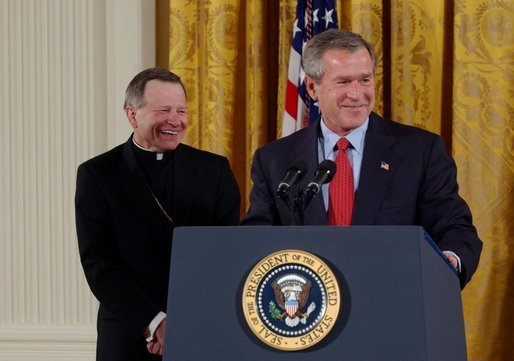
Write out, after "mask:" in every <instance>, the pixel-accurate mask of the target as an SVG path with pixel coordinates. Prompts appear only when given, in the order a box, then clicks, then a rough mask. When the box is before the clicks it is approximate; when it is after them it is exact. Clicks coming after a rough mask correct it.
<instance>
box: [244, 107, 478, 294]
mask: <svg viewBox="0 0 514 361" xmlns="http://www.w3.org/2000/svg"><path fill="white" fill-rule="evenodd" d="M320 134H321V130H320V127H319V122H318V123H316V124H314V125H312V126H310V127H308V128H304V129H302V130H299V131H297V132H295V133H293V134H292V135H290V136H288V137H285V138H283V139H280V140H277V141H274V142H272V143H270V144H268V145H266V146H264V147H263V148H260V149H258V150H257V151H256V152H255V155H254V160H253V164H252V180H253V183H254V186H253V188H252V191H251V193H250V207H249V209H248V213H247V215H246V217H245V218H244V219H243V221H242V224H243V225H293V224H294V216H293V213H292V211H291V210H290V209H289V208H288V207H287V206H286V205H285V203H284V202H283V201H282V200H280V199H278V198H277V195H276V189H277V187H278V184H279V182H280V181H281V179H282V178H283V177H284V174H285V173H286V171H287V169H288V168H289V167H290V166H291V165H292V164H293V163H294V162H295V161H297V160H304V161H305V162H306V163H307V167H308V168H307V173H306V176H305V177H304V179H303V181H302V182H299V184H297V185H296V186H295V187H293V188H292V190H291V195H294V194H296V192H297V190H298V187H305V184H306V183H307V181H308V180H309V179H310V178H311V177H312V176H313V174H314V172H315V170H316V168H317V166H318V138H319V136H320ZM382 162H385V163H386V164H388V165H389V170H386V169H383V167H381V163H382ZM456 175H457V170H456V166H455V163H454V161H453V159H452V158H451V157H450V156H449V155H448V154H447V152H446V150H445V148H444V145H443V142H442V140H441V138H440V137H439V136H438V135H436V134H433V133H430V132H428V131H425V130H422V129H419V128H416V127H412V126H406V125H402V124H399V123H396V122H393V121H390V120H385V119H383V118H381V117H380V116H378V115H377V114H375V113H371V115H370V119H369V126H368V130H367V133H366V136H365V145H364V154H363V159H362V166H361V173H360V178H359V184H358V189H357V193H356V195H355V204H354V212H353V218H352V225H421V226H423V227H424V228H425V230H426V231H427V232H428V234H429V235H430V236H431V237H432V238H433V239H434V241H435V242H436V243H437V244H438V246H439V247H440V248H441V249H442V250H444V251H452V252H454V253H456V254H457V255H458V256H459V257H460V258H461V262H462V270H461V273H460V280H461V286H462V287H464V285H465V284H466V283H467V282H468V281H469V280H470V278H471V275H472V274H473V273H474V272H475V270H476V268H477V266H478V261H479V257H480V252H481V249H482V242H481V241H480V239H479V238H478V236H477V233H476V230H475V227H474V226H473V225H472V219H471V213H470V211H469V208H468V206H467V204H466V203H465V201H464V200H463V199H462V198H461V197H460V196H459V195H458V185H457V180H456ZM305 223H306V224H307V225H326V224H327V212H326V210H325V207H324V203H323V197H322V196H321V194H319V195H318V196H317V197H315V198H314V199H313V200H312V202H311V203H310V204H309V205H308V207H307V208H306V210H305Z"/></svg>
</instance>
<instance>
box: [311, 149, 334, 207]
mask: <svg viewBox="0 0 514 361" xmlns="http://www.w3.org/2000/svg"><path fill="white" fill-rule="evenodd" d="M335 173H336V164H335V163H334V162H333V161H331V160H329V159H325V160H324V161H323V162H321V163H320V164H319V166H318V169H317V170H316V173H314V177H313V178H312V180H311V181H310V182H309V184H307V189H306V190H305V200H304V202H305V207H307V205H308V204H309V202H310V201H311V200H312V198H314V196H315V195H316V194H318V193H319V191H320V190H321V186H322V185H323V184H325V183H328V182H330V181H331V180H332V178H334V175H335Z"/></svg>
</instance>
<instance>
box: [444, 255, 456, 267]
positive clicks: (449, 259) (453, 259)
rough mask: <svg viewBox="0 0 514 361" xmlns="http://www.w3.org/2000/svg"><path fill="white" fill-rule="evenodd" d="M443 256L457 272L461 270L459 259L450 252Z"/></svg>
mask: <svg viewBox="0 0 514 361" xmlns="http://www.w3.org/2000/svg"><path fill="white" fill-rule="evenodd" d="M443 254H444V255H445V256H446V259H447V260H448V262H449V263H450V264H451V265H452V266H453V268H455V269H456V270H458V269H459V261H457V258H455V256H454V255H453V254H451V253H450V252H443Z"/></svg>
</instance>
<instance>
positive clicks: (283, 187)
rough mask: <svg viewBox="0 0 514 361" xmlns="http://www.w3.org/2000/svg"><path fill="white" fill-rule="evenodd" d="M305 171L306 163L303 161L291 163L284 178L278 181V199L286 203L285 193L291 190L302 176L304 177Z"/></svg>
mask: <svg viewBox="0 0 514 361" xmlns="http://www.w3.org/2000/svg"><path fill="white" fill-rule="evenodd" d="M306 170H307V163H305V161H303V160H297V161H296V162H294V163H293V165H292V166H291V167H289V168H288V169H287V171H286V174H285V176H284V178H283V179H282V180H281V181H280V183H279V184H278V187H277V196H278V198H280V199H282V200H285V201H287V200H288V195H287V193H288V192H289V190H290V189H291V187H292V186H293V185H295V184H296V183H297V182H299V181H300V180H301V179H302V178H303V176H304V175H305V171H306Z"/></svg>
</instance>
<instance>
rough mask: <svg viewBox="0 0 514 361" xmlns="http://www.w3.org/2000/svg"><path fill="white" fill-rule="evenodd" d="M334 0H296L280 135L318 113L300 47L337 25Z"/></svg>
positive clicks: (300, 125)
mask: <svg viewBox="0 0 514 361" xmlns="http://www.w3.org/2000/svg"><path fill="white" fill-rule="evenodd" d="M337 27H338V25H337V13H336V11H335V4H334V0H298V1H297V3H296V19H295V21H294V24H293V34H292V40H291V52H290V55H289V68H288V74H287V75H288V82H287V86H286V97H285V98H286V99H285V107H284V117H283V123H282V136H287V135H289V134H291V133H293V132H295V131H296V130H298V129H301V128H303V127H305V126H307V125H308V124H311V123H313V122H314V121H316V119H317V118H318V117H319V110H318V106H317V104H316V103H315V102H314V101H312V99H310V97H309V94H308V92H307V89H306V87H305V83H304V73H303V70H302V67H301V56H302V52H303V47H304V46H305V44H306V43H307V41H308V40H309V39H310V38H311V36H315V35H316V34H319V33H320V32H322V31H325V30H327V29H332V28H337Z"/></svg>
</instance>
